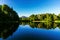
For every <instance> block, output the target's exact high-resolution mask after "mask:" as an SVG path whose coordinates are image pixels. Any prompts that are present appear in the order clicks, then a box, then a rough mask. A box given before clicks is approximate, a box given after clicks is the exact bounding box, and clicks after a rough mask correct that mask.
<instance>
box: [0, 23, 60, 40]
mask: <svg viewBox="0 0 60 40" xmlns="http://www.w3.org/2000/svg"><path fill="white" fill-rule="evenodd" d="M0 40H3V39H2V38H0ZM6 40H60V29H59V27H56V28H51V29H46V28H36V27H34V28H32V27H31V26H30V25H28V24H25V25H19V27H18V28H17V29H16V30H15V31H14V32H13V33H12V34H11V35H9V36H8V37H7V38H6Z"/></svg>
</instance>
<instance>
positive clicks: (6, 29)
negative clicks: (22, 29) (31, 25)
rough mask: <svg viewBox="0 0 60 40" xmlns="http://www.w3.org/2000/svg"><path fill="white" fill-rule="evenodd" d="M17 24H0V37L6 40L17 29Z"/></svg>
mask: <svg viewBox="0 0 60 40" xmlns="http://www.w3.org/2000/svg"><path fill="white" fill-rule="evenodd" d="M18 25H19V24H18V23H1V24H0V37H1V38H4V39H5V38H7V37H8V36H9V35H12V33H13V32H15V30H16V29H17V27H18Z"/></svg>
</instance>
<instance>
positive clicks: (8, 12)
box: [0, 4, 19, 22]
mask: <svg viewBox="0 0 60 40" xmlns="http://www.w3.org/2000/svg"><path fill="white" fill-rule="evenodd" d="M18 20H19V17H18V15H17V13H16V12H15V11H14V10H13V9H12V8H10V7H9V6H8V5H5V4H4V5H0V22H12V21H18Z"/></svg>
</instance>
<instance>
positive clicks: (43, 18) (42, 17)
mask: <svg viewBox="0 0 60 40" xmlns="http://www.w3.org/2000/svg"><path fill="white" fill-rule="evenodd" d="M59 20H60V14H58V15H55V14H54V13H53V14H51V13H45V14H37V15H34V14H32V15H31V16H29V17H26V18H25V17H20V21H45V22H47V21H48V22H54V21H59Z"/></svg>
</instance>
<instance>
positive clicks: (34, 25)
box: [20, 22, 60, 29]
mask: <svg viewBox="0 0 60 40" xmlns="http://www.w3.org/2000/svg"><path fill="white" fill-rule="evenodd" d="M26 24H28V25H30V27H32V28H45V29H51V28H53V29H55V28H56V27H59V28H60V23H55V22H49V23H47V22H45V23H41V22H21V23H20V25H26Z"/></svg>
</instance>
